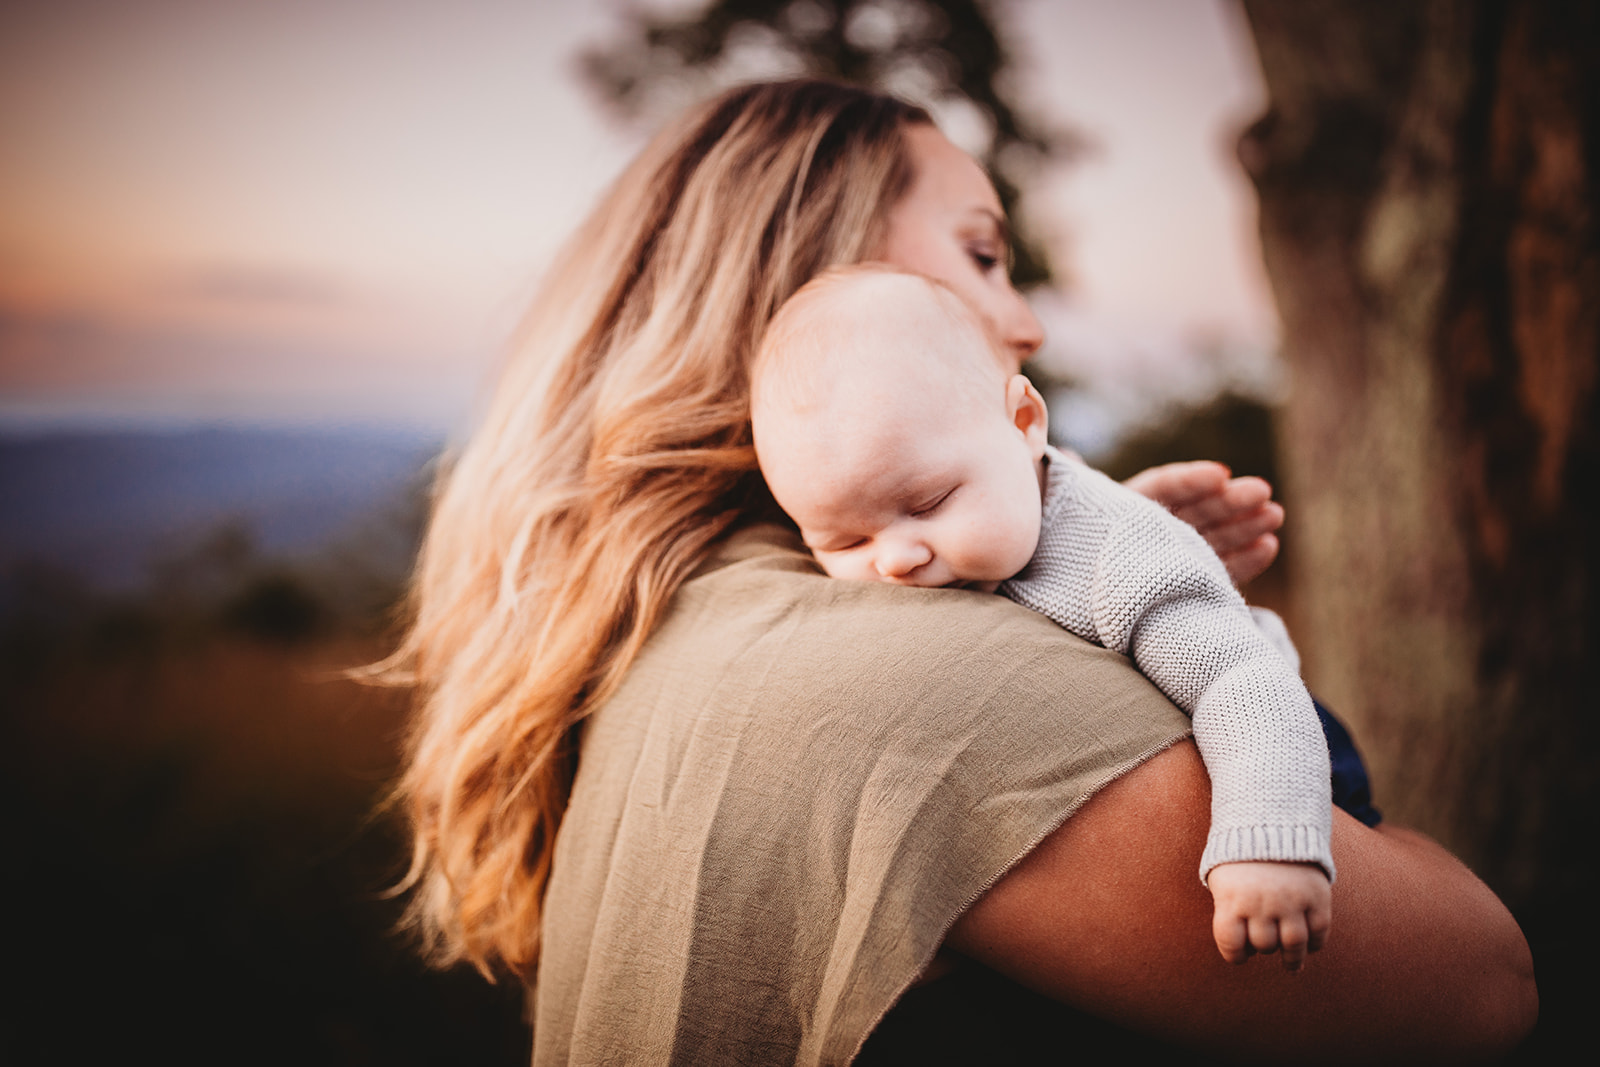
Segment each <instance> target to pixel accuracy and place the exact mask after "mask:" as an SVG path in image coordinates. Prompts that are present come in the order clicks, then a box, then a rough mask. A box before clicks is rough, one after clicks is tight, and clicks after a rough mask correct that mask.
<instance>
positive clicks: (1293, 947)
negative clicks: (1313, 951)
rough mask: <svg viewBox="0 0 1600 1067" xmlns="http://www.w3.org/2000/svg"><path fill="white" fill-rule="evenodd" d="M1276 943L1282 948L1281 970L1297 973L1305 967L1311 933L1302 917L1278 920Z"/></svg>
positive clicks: (1285, 917) (1293, 916) (1288, 917)
mask: <svg viewBox="0 0 1600 1067" xmlns="http://www.w3.org/2000/svg"><path fill="white" fill-rule="evenodd" d="M1278 941H1279V943H1280V944H1281V945H1282V946H1283V969H1284V970H1286V971H1298V970H1299V969H1300V968H1301V967H1303V966H1305V962H1306V953H1307V952H1308V951H1310V944H1311V931H1310V929H1309V928H1308V927H1307V925H1306V917H1305V916H1304V915H1286V916H1284V917H1283V918H1282V919H1279V920H1278Z"/></svg>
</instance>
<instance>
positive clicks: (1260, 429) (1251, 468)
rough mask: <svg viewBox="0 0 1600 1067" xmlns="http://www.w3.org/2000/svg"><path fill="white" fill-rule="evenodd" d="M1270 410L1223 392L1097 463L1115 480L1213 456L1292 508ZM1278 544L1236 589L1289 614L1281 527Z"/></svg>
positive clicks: (1289, 543)
mask: <svg viewBox="0 0 1600 1067" xmlns="http://www.w3.org/2000/svg"><path fill="white" fill-rule="evenodd" d="M1274 414H1275V413H1274V409H1273V408H1272V407H1270V406H1268V405H1267V404H1265V403H1263V402H1262V401H1260V400H1258V399H1255V398H1253V397H1248V396H1241V395H1239V394H1237V393H1223V394H1222V395H1220V396H1218V397H1216V398H1215V399H1214V400H1212V401H1211V402H1209V403H1207V404H1204V405H1202V406H1200V407H1197V408H1188V409H1182V408H1180V409H1177V410H1174V411H1171V412H1169V413H1168V415H1167V417H1166V418H1164V419H1161V420H1160V421H1159V422H1157V423H1155V424H1153V425H1151V426H1149V427H1147V428H1146V429H1144V430H1142V431H1140V432H1137V433H1135V434H1134V435H1133V436H1131V437H1129V438H1128V439H1126V440H1125V441H1123V442H1122V443H1121V444H1120V445H1118V446H1117V450H1116V451H1115V452H1113V453H1112V454H1111V455H1110V456H1108V457H1106V458H1105V459H1104V461H1103V462H1101V463H1100V464H1098V466H1099V467H1100V469H1101V470H1103V471H1105V472H1106V473H1107V474H1109V475H1110V476H1111V477H1113V478H1116V479H1117V480H1119V481H1120V480H1122V479H1124V478H1129V477H1131V476H1133V475H1135V474H1137V473H1139V472H1140V471H1142V470H1145V469H1147V468H1149V467H1155V466H1159V465H1160V464H1163V463H1181V462H1184V461H1187V460H1195V459H1209V460H1215V461H1216V462H1218V463H1222V464H1225V465H1226V466H1227V467H1228V469H1229V470H1231V471H1233V473H1234V474H1235V475H1236V476H1239V477H1244V476H1247V475H1254V476H1255V477H1257V478H1265V479H1266V480H1267V481H1268V482H1269V483H1271V485H1272V487H1273V491H1274V492H1273V495H1274V498H1275V499H1277V500H1278V502H1279V503H1283V504H1286V506H1288V507H1289V508H1291V509H1292V507H1293V504H1292V502H1291V501H1287V500H1286V499H1285V496H1284V487H1283V485H1282V483H1281V481H1280V480H1279V478H1278V463H1277V450H1276V446H1275V444H1274V429H1273V421H1274ZM1279 544H1280V546H1281V552H1280V555H1279V557H1278V560H1277V562H1276V563H1274V564H1273V565H1272V566H1271V567H1269V568H1268V569H1267V570H1266V572H1265V573H1264V574H1261V575H1259V576H1258V577H1256V578H1254V579H1252V580H1251V581H1250V582H1248V583H1247V584H1246V585H1245V586H1244V587H1243V588H1242V590H1241V592H1243V593H1244V595H1245V599H1246V600H1248V601H1249V602H1250V603H1252V604H1259V605H1260V606H1262V607H1268V608H1272V609H1273V610H1274V611H1277V612H1279V613H1281V614H1284V615H1291V614H1292V610H1293V605H1292V602H1291V601H1292V591H1291V589H1290V587H1289V569H1290V568H1289V563H1288V560H1289V556H1290V555H1291V554H1292V552H1293V551H1294V543H1293V539H1292V536H1290V535H1286V534H1285V533H1284V532H1283V531H1280V532H1279Z"/></svg>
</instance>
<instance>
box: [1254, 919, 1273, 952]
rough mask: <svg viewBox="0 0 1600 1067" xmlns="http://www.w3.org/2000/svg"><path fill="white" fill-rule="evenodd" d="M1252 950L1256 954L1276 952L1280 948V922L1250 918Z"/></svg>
mask: <svg viewBox="0 0 1600 1067" xmlns="http://www.w3.org/2000/svg"><path fill="white" fill-rule="evenodd" d="M1249 925H1250V948H1251V950H1252V951H1254V952H1276V951H1278V948H1279V944H1280V943H1279V940H1278V920H1277V919H1275V918H1265V919H1263V918H1261V917H1259V916H1255V915H1252V916H1251V917H1250V924H1249Z"/></svg>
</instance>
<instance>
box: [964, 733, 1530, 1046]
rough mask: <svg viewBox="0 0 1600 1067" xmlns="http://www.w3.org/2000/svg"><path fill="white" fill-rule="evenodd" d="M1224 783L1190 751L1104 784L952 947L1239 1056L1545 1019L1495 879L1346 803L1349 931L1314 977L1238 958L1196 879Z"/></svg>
mask: <svg viewBox="0 0 1600 1067" xmlns="http://www.w3.org/2000/svg"><path fill="white" fill-rule="evenodd" d="M1209 813H1210V783H1209V781H1208V779H1207V778H1206V773H1205V769H1204V767H1203V766H1202V765H1201V763H1200V758H1199V755H1198V753H1196V751H1195V749H1194V746H1193V745H1192V744H1187V743H1185V744H1181V745H1177V746H1174V747H1173V748H1172V749H1169V750H1168V751H1166V752H1164V753H1162V754H1161V755H1159V756H1156V757H1155V758H1153V759H1151V760H1150V761H1149V762H1147V763H1145V764H1143V765H1142V766H1140V767H1138V768H1136V769H1134V770H1133V771H1130V772H1129V773H1128V774H1126V775H1124V776H1123V777H1122V778H1121V779H1119V780H1118V781H1116V782H1114V783H1112V784H1111V785H1109V786H1107V787H1106V788H1105V789H1103V790H1102V791H1101V792H1100V793H1099V794H1097V795H1096V796H1095V797H1094V798H1093V799H1091V800H1090V801H1089V803H1088V804H1086V805H1085V806H1084V808H1083V810H1082V811H1080V812H1078V813H1077V814H1076V815H1074V816H1073V817H1072V818H1070V819H1068V820H1067V822H1066V823H1065V824H1064V825H1063V826H1062V827H1061V828H1060V829H1059V830H1057V831H1056V832H1055V833H1054V834H1052V835H1051V836H1050V837H1048V838H1046V839H1045V841H1044V842H1043V843H1041V844H1040V845H1039V847H1038V848H1036V849H1035V850H1034V851H1033V852H1032V853H1031V854H1030V855H1029V856H1028V857H1027V858H1025V859H1024V860H1023V861H1022V862H1021V863H1019V864H1018V865H1017V866H1016V867H1015V868H1013V869H1012V870H1011V872H1010V873H1008V874H1007V875H1006V876H1005V877H1004V878H1002V879H1001V880H1000V881H999V882H998V883H997V884H996V885H995V886H994V888H993V889H991V890H990V891H989V892H988V894H987V895H985V896H984V897H983V898H982V899H980V900H979V901H978V902H977V903H976V904H974V905H973V906H972V907H971V908H970V909H968V911H967V912H966V913H965V914H964V915H963V916H962V917H961V918H960V919H959V920H958V921H957V922H956V924H955V926H954V927H953V928H952V929H951V931H950V934H949V937H948V939H947V941H946V944H947V945H949V946H950V947H953V948H955V949H956V950H958V951H960V952H962V953H964V954H966V955H968V956H971V957H972V958H974V959H977V960H979V961H980V962H982V963H985V964H987V965H989V966H990V967H993V968H994V969H996V970H998V971H1000V972H1002V973H1004V974H1007V975H1009V976H1010V977H1012V978H1013V979H1015V980H1017V981H1019V982H1021V983H1022V984H1024V985H1027V986H1030V987H1032V988H1034V989H1037V990H1039V991H1041V992H1043V993H1046V994H1048V995H1050V996H1052V997H1055V998H1056V999H1058V1000H1062V1001H1065V1002H1067V1003H1070V1004H1073V1005H1075V1006H1078V1007H1081V1008H1084V1009H1087V1010H1089V1011H1091V1012H1093V1013H1094V1014H1097V1015H1101V1016H1103V1017H1106V1018H1109V1019H1112V1020H1113V1021H1116V1022H1119V1023H1122V1024H1124V1025H1127V1026H1130V1027H1133V1028H1135V1029H1137V1030H1140V1031H1144V1032H1148V1033H1152V1034H1155V1035H1158V1036H1161V1037H1163V1038H1166V1039H1168V1040H1172V1041H1176V1042H1179V1043H1182V1044H1185V1045H1192V1046H1195V1047H1198V1048H1202V1049H1206V1050H1210V1051H1212V1052H1216V1053H1220V1054H1223V1055H1226V1056H1229V1057H1246V1058H1256V1057H1260V1058H1286V1057H1289V1056H1293V1057H1295V1058H1296V1059H1302V1058H1310V1059H1313V1060H1321V1059H1337V1058H1347V1057H1351V1056H1357V1057H1360V1058H1362V1059H1364V1060H1371V1059H1391V1058H1394V1059H1399V1058H1416V1057H1418V1056H1420V1057H1421V1058H1424V1059H1431V1058H1443V1059H1469V1058H1474V1057H1479V1056H1483V1057H1487V1056H1492V1055H1494V1054H1496V1053H1499V1052H1504V1051H1505V1050H1507V1049H1509V1048H1510V1047H1512V1046H1514V1045H1515V1044H1516V1043H1517V1042H1518V1041H1520V1040H1521V1039H1522V1038H1523V1037H1524V1036H1526V1034H1527V1032H1528V1031H1529V1030H1530V1029H1531V1028H1532V1026H1533V1022H1534V1019H1535V1018H1536V1016H1537V1013H1538V995H1537V993H1536V992H1535V988H1534V981H1533V961H1532V959H1531V957H1530V956H1529V954H1528V946H1527V942H1526V941H1525V940H1524V939H1523V937H1522V932H1521V931H1520V930H1519V929H1518V928H1517V925H1516V922H1515V921H1514V920H1513V919H1512V918H1511V915H1510V913H1509V912H1507V911H1506V909H1505V907H1504V906H1503V905H1502V904H1501V903H1500V901H1499V900H1498V899H1497V898H1496V897H1495V895H1494V894H1493V893H1491V892H1490V891H1489V889H1488V887H1487V886H1485V885H1484V884H1483V883H1482V882H1480V881H1478V879H1477V878H1476V877H1474V876H1473V875H1472V873H1471V872H1470V871H1468V870H1467V869H1466V867H1464V866H1462V865H1461V864H1460V863H1459V862H1458V861H1457V860H1455V859H1454V858H1453V857H1452V856H1450V855H1449V854H1448V853H1447V852H1445V851H1444V850H1443V849H1441V848H1439V847H1438V846H1437V845H1435V844H1433V843H1432V842H1431V841H1428V840H1427V839H1426V838H1423V837H1421V836H1420V835H1416V834H1407V833H1398V834H1382V833H1377V832H1374V831H1371V830H1368V829H1366V828H1365V827H1363V826H1361V825H1360V824H1359V823H1357V822H1355V821H1354V820H1353V819H1350V818H1348V817H1347V816H1344V815H1343V813H1342V812H1335V821H1334V828H1333V830H1334V833H1333V852H1334V859H1335V862H1336V863H1337V864H1338V869H1339V880H1338V883H1337V884H1336V885H1335V886H1334V890H1333V931H1332V933H1331V935H1330V936H1329V938H1328V943H1327V947H1326V948H1324V949H1323V950H1322V951H1321V952H1319V953H1317V954H1316V955H1315V956H1313V957H1311V958H1310V959H1309V960H1308V961H1307V962H1306V966H1305V970H1304V971H1303V972H1301V973H1299V974H1289V973H1286V972H1285V971H1284V970H1283V968H1282V967H1280V966H1279V965H1278V963H1277V961H1276V960H1275V959H1259V958H1258V959H1253V960H1251V961H1249V962H1248V963H1246V964H1244V965H1242V966H1235V965H1230V964H1227V963H1225V962H1223V961H1222V959H1221V958H1220V957H1219V956H1218V955H1217V951H1216V948H1215V946H1214V945H1213V944H1212V938H1211V911H1212V907H1211V899H1210V897H1209V896H1208V895H1207V893H1206V890H1205V888H1204V887H1203V886H1202V885H1201V884H1200V882H1199V879H1198V878H1197V877H1196V876H1195V871H1196V868H1197V864H1198V862H1199V857H1200V851H1201V848H1202V847H1203V845H1204V842H1205V837H1206V829H1207V823H1208V816H1209Z"/></svg>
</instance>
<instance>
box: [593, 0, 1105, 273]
mask: <svg viewBox="0 0 1600 1067" xmlns="http://www.w3.org/2000/svg"><path fill="white" fill-rule="evenodd" d="M992 7H994V5H992V4H987V3H982V2H980V0H710V2H709V3H706V4H704V5H703V6H701V7H700V8H699V9H698V10H692V11H689V12H686V13H676V14H675V13H672V12H666V11H660V10H657V9H654V8H651V7H647V6H645V5H643V4H641V3H638V2H637V0H635V2H633V3H630V4H629V5H628V6H627V7H626V8H625V10H624V18H625V21H626V28H625V30H624V33H623V35H622V36H621V37H620V38H619V39H618V40H615V41H613V42H610V43H608V44H605V45H602V46H598V47H595V48H592V49H589V50H588V51H586V52H585V53H584V54H583V55H582V57H581V60H580V63H581V69H582V72H583V75H584V78H585V80H586V81H587V82H588V83H589V84H590V85H591V86H593V87H594V88H595V89H596V90H597V91H598V92H599V93H600V95H601V96H602V97H603V98H604V99H605V100H606V101H607V102H608V103H609V104H610V105H611V106H613V107H614V108H615V109H616V110H617V111H618V113H619V114H621V115H622V116H623V117H625V118H628V119H631V120H636V121H639V120H643V121H650V122H659V121H661V120H663V119H665V118H666V117H667V116H668V115H670V114H673V113H676V112H677V111H679V110H681V109H682V108H684V107H686V106H687V105H688V104H689V103H690V102H692V101H693V100H695V99H698V98H700V97H703V96H705V95H707V94H709V93H711V92H714V91H716V90H718V89H720V88H723V87H724V86H726V85H730V84H734V83H736V82H739V81H745V80H749V79H751V78H757V77H783V76H801V75H814V76H820V77H827V78H836V79H839V80H842V81H848V82H853V83H856V84H860V85H866V86H870V87H872V88H875V89H880V90H884V91H887V92H891V93H894V94H896V95H898V96H901V97H904V98H905V99H907V100H910V101H912V102H914V103H918V104H922V105H923V106H926V107H928V108H929V110H930V111H932V112H934V114H935V117H936V118H939V119H940V120H941V121H943V122H944V123H945V124H946V125H947V126H952V125H957V124H960V123H962V122H963V121H964V120H969V121H972V124H974V125H977V126H980V127H981V130H980V131H979V134H980V136H979V137H978V138H977V140H978V141H980V142H981V143H978V144H976V145H974V144H970V143H969V144H966V145H964V147H967V148H969V149H971V148H976V150H977V155H978V156H979V158H980V159H981V160H982V162H983V163H984V165H985V166H986V167H987V168H988V170H989V173H990V175H991V176H992V177H993V178H994V182H995V187H996V189H997V190H998V191H999V193H1000V200H1001V203H1002V204H1003V205H1004V207H1005V209H1006V211H1007V213H1008V214H1009V215H1011V216H1012V221H1013V224H1014V227H1015V229H1016V239H1015V257H1016V258H1015V262H1014V264H1013V267H1012V277H1013V279H1014V281H1015V282H1016V284H1017V285H1018V286H1019V287H1028V286H1034V285H1041V284H1045V283H1048V282H1050V281H1051V279H1052V277H1053V276H1054V272H1053V269H1052V266H1051V263H1050V258H1049V254H1048V252H1047V251H1046V249H1045V248H1044V246H1043V244H1042V242H1041V241H1040V240H1039V238H1038V235H1037V234H1036V233H1034V232H1032V231H1031V230H1030V229H1029V227H1028V220H1027V218H1026V214H1025V213H1022V212H1018V211H1017V210H1016V209H1017V206H1018V201H1019V199H1021V193H1022V191H1023V190H1024V189H1025V188H1027V186H1028V185H1029V184H1030V183H1031V182H1032V181H1034V180H1036V179H1037V177H1038V176H1039V175H1040V173H1041V171H1042V170H1043V168H1044V167H1045V165H1047V164H1050V163H1058V162H1063V161H1066V160H1069V159H1071V158H1073V157H1074V156H1075V155H1077V154H1078V153H1079V152H1080V151H1081V150H1082V149H1083V147H1084V144H1085V142H1084V140H1083V139H1082V138H1081V137H1080V136H1079V135H1078V134H1076V133H1074V132H1072V131H1070V130H1067V129H1064V128H1061V127H1059V126H1054V125H1050V124H1048V123H1046V122H1044V121H1043V120H1042V119H1040V118H1039V117H1038V116H1037V115H1035V114H1033V113H1032V112H1030V111H1029V110H1028V109H1027V108H1026V106H1024V105H1023V104H1022V103H1020V102H1019V101H1018V99H1017V92H1016V89H1015V87H1014V85H1013V74H1014V69H1015V68H1014V65H1013V60H1012V57H1011V55H1010V53H1009V52H1008V51H1007V49H1006V47H1005V44H1004V42H1003V40H1002V36H1001V34H1000V32H999V29H998V27H997V25H996V18H995V15H994V13H993V12H992V10H991V8H992Z"/></svg>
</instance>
